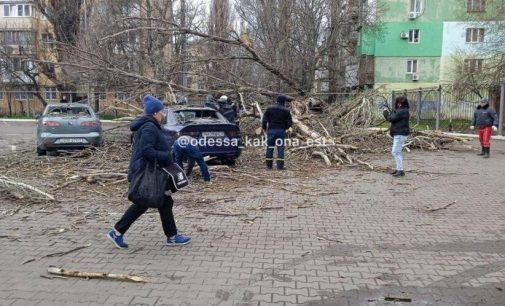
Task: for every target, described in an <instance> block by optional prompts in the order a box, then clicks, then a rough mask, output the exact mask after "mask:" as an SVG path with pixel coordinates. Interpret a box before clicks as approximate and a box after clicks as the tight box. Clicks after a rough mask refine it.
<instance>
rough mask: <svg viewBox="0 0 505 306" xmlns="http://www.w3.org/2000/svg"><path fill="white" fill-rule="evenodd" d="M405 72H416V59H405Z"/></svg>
mask: <svg viewBox="0 0 505 306" xmlns="http://www.w3.org/2000/svg"><path fill="white" fill-rule="evenodd" d="M407 73H417V60H407Z"/></svg>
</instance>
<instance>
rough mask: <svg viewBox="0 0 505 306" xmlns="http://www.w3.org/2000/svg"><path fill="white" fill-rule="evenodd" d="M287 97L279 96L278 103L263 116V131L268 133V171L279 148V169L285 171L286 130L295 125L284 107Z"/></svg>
mask: <svg viewBox="0 0 505 306" xmlns="http://www.w3.org/2000/svg"><path fill="white" fill-rule="evenodd" d="M285 103H286V97H285V96H282V95H281V96H278V97H277V103H276V104H275V105H272V106H270V107H269V108H267V110H266V111H265V114H263V120H262V129H263V132H265V131H266V133H267V152H266V164H267V168H268V169H272V167H273V162H274V159H273V156H274V148H275V147H276V146H277V169H278V170H283V169H284V147H285V140H286V130H287V129H289V128H290V127H291V126H292V125H293V118H292V117H291V113H290V112H289V110H288V109H287V108H286V106H284V105H285Z"/></svg>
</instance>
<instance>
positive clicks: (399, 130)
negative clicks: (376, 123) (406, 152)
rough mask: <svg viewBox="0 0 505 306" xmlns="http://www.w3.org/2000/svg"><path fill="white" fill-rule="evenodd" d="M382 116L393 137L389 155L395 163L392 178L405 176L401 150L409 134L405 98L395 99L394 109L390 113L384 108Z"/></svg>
mask: <svg viewBox="0 0 505 306" xmlns="http://www.w3.org/2000/svg"><path fill="white" fill-rule="evenodd" d="M383 115H384V118H386V120H387V121H389V122H391V129H390V131H389V133H390V135H391V137H393V148H392V149H391V153H392V154H393V157H394V159H395V163H396V170H395V171H394V172H392V173H391V174H392V175H393V176H394V177H401V176H405V171H404V170H403V156H402V149H403V145H404V144H405V141H407V138H408V136H409V134H410V127H409V120H410V112H409V101H408V100H407V98H406V97H398V98H396V100H395V109H394V110H393V111H391V110H390V109H389V108H387V107H386V108H384V112H383Z"/></svg>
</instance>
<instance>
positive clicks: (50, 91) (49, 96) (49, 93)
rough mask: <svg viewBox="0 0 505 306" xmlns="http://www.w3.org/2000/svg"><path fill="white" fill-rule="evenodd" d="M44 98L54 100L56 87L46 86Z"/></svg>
mask: <svg viewBox="0 0 505 306" xmlns="http://www.w3.org/2000/svg"><path fill="white" fill-rule="evenodd" d="M46 100H56V88H54V87H49V88H46Z"/></svg>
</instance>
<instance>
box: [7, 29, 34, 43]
mask: <svg viewBox="0 0 505 306" xmlns="http://www.w3.org/2000/svg"><path fill="white" fill-rule="evenodd" d="M2 34H3V43H4V45H7V46H9V45H23V46H28V45H32V44H33V33H32V32H29V31H5V32H3V33H2Z"/></svg>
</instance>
